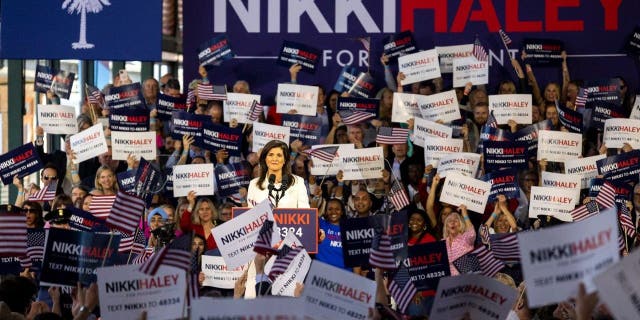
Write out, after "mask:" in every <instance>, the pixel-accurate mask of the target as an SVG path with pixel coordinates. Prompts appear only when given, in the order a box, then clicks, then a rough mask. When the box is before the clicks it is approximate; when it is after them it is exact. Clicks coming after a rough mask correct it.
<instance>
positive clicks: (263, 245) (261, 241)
mask: <svg viewBox="0 0 640 320" xmlns="http://www.w3.org/2000/svg"><path fill="white" fill-rule="evenodd" d="M272 238H273V221H271V220H266V221H265V222H264V223H263V224H262V227H261V228H260V232H259V233H258V239H256V243H255V245H254V246H253V251H255V252H257V253H260V254H266V253H268V252H269V253H275V252H276V250H275V249H274V248H273V247H272V246H271V240H272Z"/></svg>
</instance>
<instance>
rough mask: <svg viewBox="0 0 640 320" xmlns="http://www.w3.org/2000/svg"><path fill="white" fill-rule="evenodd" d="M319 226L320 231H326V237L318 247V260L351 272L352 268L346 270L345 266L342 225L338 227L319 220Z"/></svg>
mask: <svg viewBox="0 0 640 320" xmlns="http://www.w3.org/2000/svg"><path fill="white" fill-rule="evenodd" d="M319 225H320V229H322V230H323V231H324V234H325V237H324V240H322V242H320V244H319V245H318V254H317V255H316V260H318V261H322V262H324V263H328V264H330V265H332V266H334V267H338V268H343V269H345V270H349V271H350V270H351V269H350V268H345V266H344V257H343V255H342V239H341V238H340V225H337V226H336V225H334V224H331V223H329V222H328V221H326V220H324V219H319Z"/></svg>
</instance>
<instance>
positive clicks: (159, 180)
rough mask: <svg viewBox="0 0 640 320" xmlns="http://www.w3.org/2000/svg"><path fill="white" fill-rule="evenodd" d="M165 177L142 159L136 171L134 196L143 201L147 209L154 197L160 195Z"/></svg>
mask: <svg viewBox="0 0 640 320" xmlns="http://www.w3.org/2000/svg"><path fill="white" fill-rule="evenodd" d="M164 177H165V175H164V174H162V171H160V170H159V169H158V168H156V167H155V166H154V165H153V164H152V163H151V162H148V161H147V160H145V159H144V158H141V159H140V164H139V165H138V169H137V170H136V178H135V185H134V187H133V194H134V195H135V196H138V197H139V198H141V199H143V200H144V202H145V204H146V207H147V208H148V207H150V206H151V201H152V200H153V195H154V194H155V193H158V192H159V191H160V190H161V189H162V186H163V183H164V182H165V180H164V179H163V178H164Z"/></svg>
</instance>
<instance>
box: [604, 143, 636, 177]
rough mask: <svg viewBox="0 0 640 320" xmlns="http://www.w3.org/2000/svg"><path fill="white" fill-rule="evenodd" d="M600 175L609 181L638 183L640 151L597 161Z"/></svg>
mask: <svg viewBox="0 0 640 320" xmlns="http://www.w3.org/2000/svg"><path fill="white" fill-rule="evenodd" d="M596 165H597V166H598V174H600V175H602V176H604V178H605V179H607V180H613V181H618V182H635V183H637V182H638V173H640V151H639V150H633V151H630V152H625V153H621V154H618V155H615V156H610V157H607V158H604V159H602V160H598V161H596Z"/></svg>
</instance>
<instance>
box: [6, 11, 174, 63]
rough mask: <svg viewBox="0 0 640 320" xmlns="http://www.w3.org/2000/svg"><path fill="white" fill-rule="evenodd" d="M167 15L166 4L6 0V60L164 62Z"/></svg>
mask: <svg viewBox="0 0 640 320" xmlns="http://www.w3.org/2000/svg"><path fill="white" fill-rule="evenodd" d="M141 13H144V14H141ZM161 15H162V1H160V0H129V1H87V0H65V1H40V0H23V1H2V32H1V33H0V43H1V48H0V56H1V57H2V58H3V59H79V60H124V61H126V60H141V61H160V60H161V58H162V57H161V54H162V48H161V46H162V17H161Z"/></svg>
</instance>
